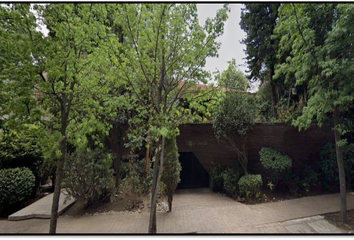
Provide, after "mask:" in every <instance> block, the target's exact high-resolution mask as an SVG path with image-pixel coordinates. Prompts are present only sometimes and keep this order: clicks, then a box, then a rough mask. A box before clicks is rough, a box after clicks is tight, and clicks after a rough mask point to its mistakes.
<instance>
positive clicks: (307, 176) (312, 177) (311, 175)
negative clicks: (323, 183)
mask: <svg viewBox="0 0 354 240" xmlns="http://www.w3.org/2000/svg"><path fill="white" fill-rule="evenodd" d="M301 175H302V178H301V187H302V188H303V189H304V190H305V191H306V192H309V191H310V189H311V188H314V187H316V186H317V183H318V173H317V172H316V171H315V170H313V169H312V168H311V167H310V166H309V165H307V166H306V167H305V168H304V170H303V171H302V174H301Z"/></svg>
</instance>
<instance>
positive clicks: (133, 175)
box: [119, 158, 152, 196]
mask: <svg viewBox="0 0 354 240" xmlns="http://www.w3.org/2000/svg"><path fill="white" fill-rule="evenodd" d="M144 168H145V159H142V160H137V159H134V158H132V159H129V161H128V162H123V163H122V165H121V171H120V174H121V176H122V180H121V181H120V184H119V191H120V192H121V193H122V194H123V196H140V195H141V194H145V193H149V191H150V190H151V185H152V168H151V163H150V166H149V168H148V174H147V176H146V179H145V180H144V179H143V174H144Z"/></svg>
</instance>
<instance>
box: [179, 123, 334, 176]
mask: <svg viewBox="0 0 354 240" xmlns="http://www.w3.org/2000/svg"><path fill="white" fill-rule="evenodd" d="M328 142H334V135H333V132H332V130H331V127H329V126H323V127H322V128H319V127H318V126H317V125H312V126H311V127H310V128H309V129H308V130H306V131H301V132H299V131H298V129H297V128H295V127H292V126H289V125H286V124H265V123H257V124H255V125H254V127H253V130H252V131H251V132H250V133H249V136H248V138H247V141H246V147H247V152H248V159H249V160H248V169H249V172H250V173H263V171H264V169H263V167H262V165H261V163H260V160H259V154H258V153H259V151H260V150H261V148H262V147H277V148H279V149H280V150H281V151H282V152H284V153H285V154H287V155H288V156H290V157H291V158H292V159H293V167H294V168H295V169H296V170H298V169H301V168H302V167H303V166H304V165H306V164H311V165H312V166H313V167H315V168H316V167H317V162H318V161H319V152H320V148H321V147H322V146H323V145H324V144H326V143H328ZM177 145H178V151H179V152H193V153H194V155H195V156H196V157H197V158H198V160H199V161H200V162H201V164H202V165H203V166H204V168H205V169H206V170H207V171H209V169H210V163H211V162H212V161H213V162H214V163H220V164H221V165H226V166H232V165H233V164H234V162H235V161H236V156H235V154H234V152H233V151H232V150H231V149H230V148H229V147H228V144H227V143H226V142H218V141H217V139H216V138H215V135H214V131H213V129H212V124H210V123H206V124H185V125H181V126H180V135H179V136H178V137H177Z"/></svg>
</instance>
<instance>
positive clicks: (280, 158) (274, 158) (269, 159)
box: [259, 148, 292, 188]
mask: <svg viewBox="0 0 354 240" xmlns="http://www.w3.org/2000/svg"><path fill="white" fill-rule="evenodd" d="M259 156H260V161H261V163H262V165H263V167H264V168H265V169H266V170H267V172H268V175H269V176H268V178H269V180H270V181H271V182H272V183H273V184H274V188H275V187H276V185H277V183H278V181H279V180H280V179H282V178H283V177H284V174H285V171H286V170H288V169H290V168H291V167H292V160H291V158H290V157H288V156H287V155H284V154H282V153H281V152H279V151H278V150H276V149H272V148H262V149H261V150H260V151H259Z"/></svg>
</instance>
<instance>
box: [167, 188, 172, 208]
mask: <svg viewBox="0 0 354 240" xmlns="http://www.w3.org/2000/svg"><path fill="white" fill-rule="evenodd" d="M172 200H173V189H172V187H171V186H169V187H167V201H168V211H169V212H172Z"/></svg>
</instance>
